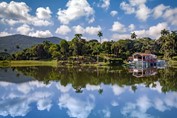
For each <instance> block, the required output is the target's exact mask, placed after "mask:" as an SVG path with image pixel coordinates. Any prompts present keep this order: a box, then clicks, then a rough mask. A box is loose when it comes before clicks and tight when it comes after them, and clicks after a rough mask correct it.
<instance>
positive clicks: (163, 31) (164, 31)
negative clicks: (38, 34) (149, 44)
mask: <svg viewBox="0 0 177 118" xmlns="http://www.w3.org/2000/svg"><path fill="white" fill-rule="evenodd" d="M160 33H161V35H162V36H165V35H168V34H170V32H169V31H168V30H166V29H163V30H161V32H160Z"/></svg>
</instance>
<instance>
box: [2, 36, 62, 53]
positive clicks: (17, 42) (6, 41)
mask: <svg viewBox="0 0 177 118" xmlns="http://www.w3.org/2000/svg"><path fill="white" fill-rule="evenodd" d="M60 40H61V38H58V37H48V38H38V37H31V36H26V35H20V34H15V35H10V36H4V37H0V52H4V51H6V52H8V53H14V52H16V51H19V50H23V49H25V48H29V47H31V46H33V45H36V44H40V43H43V41H50V42H52V43H54V44H59V42H60ZM17 47H18V48H17Z"/></svg>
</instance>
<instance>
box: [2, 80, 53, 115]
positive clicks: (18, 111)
mask: <svg viewBox="0 0 177 118" xmlns="http://www.w3.org/2000/svg"><path fill="white" fill-rule="evenodd" d="M3 84H5V85H6V86H4V85H3ZM0 85H3V86H0V89H1V90H2V91H4V92H1V93H0V96H1V99H3V100H1V101H0V115H1V116H8V115H9V116H11V117H16V116H26V115H27V114H28V113H29V112H30V110H31V108H30V106H31V104H35V103H36V105H37V108H38V110H45V109H46V110H48V111H49V110H50V106H52V105H51V102H50V99H51V98H50V97H51V96H52V90H51V88H47V86H46V85H45V84H44V83H42V82H38V81H30V82H26V83H21V84H20V86H19V84H15V83H8V82H6V83H5V82H3V83H2V82H0ZM39 85H40V86H39ZM20 87H21V89H20ZM22 89H25V90H27V92H25V90H22ZM33 90H35V91H33ZM41 90H44V91H45V92H41ZM49 91H50V92H49ZM12 103H13V104H12Z"/></svg>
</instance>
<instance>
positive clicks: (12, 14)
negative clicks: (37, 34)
mask: <svg viewBox="0 0 177 118" xmlns="http://www.w3.org/2000/svg"><path fill="white" fill-rule="evenodd" d="M40 9H45V8H40ZM30 10H31V9H30V7H29V6H28V5H26V3H25V2H15V1H11V2H10V3H7V2H0V21H1V23H4V24H9V25H15V24H20V23H23V24H24V23H25V24H32V25H35V26H48V25H51V24H52V23H51V21H50V20H49V19H48V20H43V19H39V18H38V17H37V16H32V15H30V14H29V12H30ZM38 11H40V10H38ZM37 13H38V12H37ZM38 14H40V13H38ZM40 17H41V16H40Z"/></svg>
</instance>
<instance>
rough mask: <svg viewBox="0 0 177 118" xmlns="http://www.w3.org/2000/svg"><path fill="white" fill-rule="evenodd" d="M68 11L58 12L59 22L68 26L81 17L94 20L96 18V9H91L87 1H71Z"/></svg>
mask: <svg viewBox="0 0 177 118" xmlns="http://www.w3.org/2000/svg"><path fill="white" fill-rule="evenodd" d="M66 7H67V9H65V10H62V9H59V10H58V13H57V15H58V20H59V21H60V22H61V23H63V24H68V23H69V22H71V21H73V20H77V19H79V18H81V17H86V18H87V19H92V21H93V17H94V9H93V8H92V7H90V5H89V3H88V2H87V0H69V1H68V2H67V4H66Z"/></svg>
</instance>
